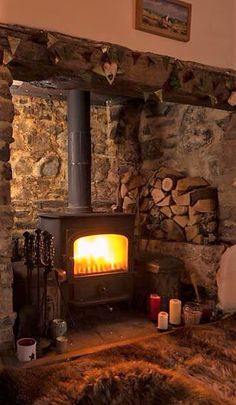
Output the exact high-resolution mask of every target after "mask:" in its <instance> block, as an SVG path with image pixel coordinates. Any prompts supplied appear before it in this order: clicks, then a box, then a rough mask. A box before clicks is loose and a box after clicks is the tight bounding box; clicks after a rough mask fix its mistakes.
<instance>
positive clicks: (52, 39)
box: [47, 32, 58, 48]
mask: <svg viewBox="0 0 236 405" xmlns="http://www.w3.org/2000/svg"><path fill="white" fill-rule="evenodd" d="M47 39H48V40H47V48H51V47H52V46H53V45H54V44H55V43H56V42H57V41H58V39H57V38H56V37H55V36H54V35H52V34H50V32H48V34H47Z"/></svg>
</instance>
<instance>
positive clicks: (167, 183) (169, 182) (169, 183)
mask: <svg viewBox="0 0 236 405" xmlns="http://www.w3.org/2000/svg"><path fill="white" fill-rule="evenodd" d="M174 186H175V183H174V180H173V179H172V178H171V177H166V178H165V179H164V180H162V183H161V188H162V190H163V191H171V190H172V189H173V188H174Z"/></svg>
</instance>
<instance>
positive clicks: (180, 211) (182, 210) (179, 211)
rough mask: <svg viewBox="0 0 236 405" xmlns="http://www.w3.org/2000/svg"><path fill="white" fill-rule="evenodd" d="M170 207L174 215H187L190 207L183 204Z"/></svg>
mask: <svg viewBox="0 0 236 405" xmlns="http://www.w3.org/2000/svg"><path fill="white" fill-rule="evenodd" d="M170 208H171V211H172V212H173V214H174V215H185V214H187V213H188V207H184V206H181V205H171V207H170Z"/></svg>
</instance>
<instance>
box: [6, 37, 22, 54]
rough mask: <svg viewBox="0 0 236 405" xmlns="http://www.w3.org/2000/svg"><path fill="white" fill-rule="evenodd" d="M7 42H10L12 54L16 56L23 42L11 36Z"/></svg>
mask: <svg viewBox="0 0 236 405" xmlns="http://www.w3.org/2000/svg"><path fill="white" fill-rule="evenodd" d="M7 40H8V43H9V46H10V49H11V53H12V55H14V54H15V53H16V50H17V48H18V46H19V44H20V42H21V39H20V38H15V37H11V36H9V37H7Z"/></svg>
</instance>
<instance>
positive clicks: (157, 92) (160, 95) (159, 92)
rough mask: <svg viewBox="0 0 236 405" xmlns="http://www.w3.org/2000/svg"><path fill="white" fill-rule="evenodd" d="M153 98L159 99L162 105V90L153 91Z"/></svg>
mask: <svg viewBox="0 0 236 405" xmlns="http://www.w3.org/2000/svg"><path fill="white" fill-rule="evenodd" d="M154 94H155V96H156V97H157V98H158V99H159V101H160V103H163V90H162V89H159V90H157V91H154Z"/></svg>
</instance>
